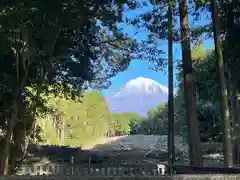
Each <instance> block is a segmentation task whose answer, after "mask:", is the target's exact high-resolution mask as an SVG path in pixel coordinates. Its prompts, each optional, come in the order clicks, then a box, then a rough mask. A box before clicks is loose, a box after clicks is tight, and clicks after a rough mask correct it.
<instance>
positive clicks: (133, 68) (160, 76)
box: [102, 6, 213, 95]
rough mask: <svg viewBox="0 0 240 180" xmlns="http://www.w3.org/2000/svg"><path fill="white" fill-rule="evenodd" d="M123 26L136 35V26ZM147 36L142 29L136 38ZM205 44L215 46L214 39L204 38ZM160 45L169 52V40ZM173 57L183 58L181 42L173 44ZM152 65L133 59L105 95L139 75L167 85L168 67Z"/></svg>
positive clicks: (133, 14)
mask: <svg viewBox="0 0 240 180" xmlns="http://www.w3.org/2000/svg"><path fill="white" fill-rule="evenodd" d="M151 8H152V7H151V6H148V7H145V8H141V9H138V10H135V11H130V12H127V13H125V14H124V17H128V18H133V17H136V16H137V15H139V14H141V13H144V12H147V11H150V10H151ZM124 17H123V18H124ZM189 22H190V27H191V26H195V25H200V24H206V23H209V20H208V19H207V18H202V19H200V20H198V21H197V24H196V23H193V17H191V16H190V17H189ZM121 28H123V31H124V32H127V33H128V34H132V35H135V34H136V31H137V30H136V28H135V27H133V26H130V25H126V24H122V25H121ZM146 37H147V32H146V31H141V32H140V33H138V34H137V35H136V37H135V38H136V39H138V40H141V39H145V38H146ZM203 44H204V46H205V49H209V48H211V47H213V40H212V39H208V40H204V41H203ZM159 46H160V48H161V49H162V50H164V51H165V52H167V50H168V45H167V41H162V42H160V45H159ZM173 59H174V61H176V60H177V59H181V46H180V44H179V43H175V44H174V45H173ZM150 67H151V64H150V63H149V62H148V61H146V60H141V59H139V60H132V62H131V63H130V66H129V67H128V69H127V70H126V71H124V72H120V73H119V74H118V75H117V76H115V77H113V78H112V79H111V82H112V84H111V86H110V87H109V88H108V89H107V90H103V91H102V93H103V94H104V95H107V94H109V93H110V92H112V91H114V90H116V89H119V88H120V87H121V86H122V85H123V84H124V83H126V82H127V81H129V80H131V79H135V78H137V77H139V76H142V77H147V78H151V79H153V80H155V81H157V82H159V83H161V84H163V85H165V86H167V85H168V77H167V67H166V68H165V70H164V71H162V72H155V71H153V70H151V68H150ZM174 82H175V83H174V84H175V85H176V80H175V78H174Z"/></svg>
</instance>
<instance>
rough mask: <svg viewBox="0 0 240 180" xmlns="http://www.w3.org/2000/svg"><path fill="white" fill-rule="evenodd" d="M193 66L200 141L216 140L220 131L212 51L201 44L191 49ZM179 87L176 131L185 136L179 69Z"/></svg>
mask: <svg viewBox="0 0 240 180" xmlns="http://www.w3.org/2000/svg"><path fill="white" fill-rule="evenodd" d="M192 54H193V61H194V62H193V67H194V72H195V77H196V87H197V114H198V120H199V122H200V132H201V139H202V141H209V140H214V141H218V140H219V139H220V137H221V133H220V122H219V120H220V107H219V91H218V88H219V87H218V83H217V77H216V67H215V59H214V54H213V52H212V51H208V53H206V51H205V50H204V49H203V46H201V45H200V46H195V47H194V48H193V49H192ZM178 79H179V89H178V92H177V94H176V97H175V114H176V115H175V119H176V125H175V126H176V133H177V134H179V135H181V136H183V137H185V138H187V134H188V131H187V124H186V120H185V102H184V89H183V81H182V72H181V69H180V72H179V75H178Z"/></svg>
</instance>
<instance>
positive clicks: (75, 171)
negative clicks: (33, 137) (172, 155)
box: [17, 163, 165, 176]
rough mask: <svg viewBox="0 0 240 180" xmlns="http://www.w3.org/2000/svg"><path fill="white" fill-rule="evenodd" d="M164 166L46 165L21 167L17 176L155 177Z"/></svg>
mask: <svg viewBox="0 0 240 180" xmlns="http://www.w3.org/2000/svg"><path fill="white" fill-rule="evenodd" d="M162 169H164V170H165V166H164V165H151V164H145V165H144V164H141V165H127V164H125V165H124V164H121V165H98V164H96V165H93V164H92V165H88V164H85V165H78V164H73V165H70V164H61V165H59V164H53V163H50V164H46V165H37V164H35V165H23V166H21V167H20V169H19V171H18V172H17V175H31V176H33V175H57V176H157V175H160V174H162V171H161V170H162Z"/></svg>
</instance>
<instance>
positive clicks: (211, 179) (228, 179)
mask: <svg viewBox="0 0 240 180" xmlns="http://www.w3.org/2000/svg"><path fill="white" fill-rule="evenodd" d="M146 179H147V180H148V179H149V180H150V179H151V180H216V179H217V180H237V179H240V175H221V174H218V175H212V174H205V175H176V176H171V177H170V176H147V177H143V176H121V177H120V176H119V177H116V176H108V177H101V176H100V177H81V176H4V177H0V180H146Z"/></svg>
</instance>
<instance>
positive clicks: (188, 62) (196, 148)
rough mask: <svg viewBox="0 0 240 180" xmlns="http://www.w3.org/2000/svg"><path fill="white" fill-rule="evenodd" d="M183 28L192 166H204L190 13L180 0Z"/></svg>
mask: <svg viewBox="0 0 240 180" xmlns="http://www.w3.org/2000/svg"><path fill="white" fill-rule="evenodd" d="M178 3H179V13H180V27H181V39H182V40H181V46H182V61H183V75H184V94H185V106H186V119H187V123H188V144H189V156H190V164H191V165H194V166H201V165H202V153H201V144H200V133H199V122H198V117H197V110H196V87H195V79H194V74H193V67H192V57H191V45H190V35H189V25H188V12H187V4H186V0H178Z"/></svg>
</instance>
